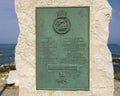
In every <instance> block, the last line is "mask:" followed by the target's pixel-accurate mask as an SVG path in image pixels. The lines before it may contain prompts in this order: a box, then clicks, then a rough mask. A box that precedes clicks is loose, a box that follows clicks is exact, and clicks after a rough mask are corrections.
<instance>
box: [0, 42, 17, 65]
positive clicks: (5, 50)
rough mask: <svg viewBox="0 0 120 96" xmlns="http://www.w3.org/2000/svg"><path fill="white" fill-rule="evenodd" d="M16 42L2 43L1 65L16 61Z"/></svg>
mask: <svg viewBox="0 0 120 96" xmlns="http://www.w3.org/2000/svg"><path fill="white" fill-rule="evenodd" d="M15 47H16V44H0V66H1V65H8V64H11V65H12V64H14V63H15Z"/></svg>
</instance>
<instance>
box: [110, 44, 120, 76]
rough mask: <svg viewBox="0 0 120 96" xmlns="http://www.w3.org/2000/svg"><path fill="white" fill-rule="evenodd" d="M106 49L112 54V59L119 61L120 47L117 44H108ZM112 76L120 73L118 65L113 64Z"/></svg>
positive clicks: (119, 64) (119, 65)
mask: <svg viewBox="0 0 120 96" xmlns="http://www.w3.org/2000/svg"><path fill="white" fill-rule="evenodd" d="M108 48H109V50H110V51H111V53H112V58H113V59H114V58H115V59H120V45H119V44H108ZM113 68H114V74H116V73H119V72H120V63H113Z"/></svg>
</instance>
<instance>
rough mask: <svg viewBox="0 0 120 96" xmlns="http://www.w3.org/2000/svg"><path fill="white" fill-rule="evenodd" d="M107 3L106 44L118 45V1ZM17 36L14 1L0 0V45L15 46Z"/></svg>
mask: <svg viewBox="0 0 120 96" xmlns="http://www.w3.org/2000/svg"><path fill="white" fill-rule="evenodd" d="M108 1H109V3H110V5H111V6H112V20H111V22H110V25H109V26H110V27H109V40H108V43H115V44H120V0H108ZM18 36H19V27H18V20H17V16H16V13H15V4H14V0H0V44H5V43H7V44H16V43H17V38H18Z"/></svg>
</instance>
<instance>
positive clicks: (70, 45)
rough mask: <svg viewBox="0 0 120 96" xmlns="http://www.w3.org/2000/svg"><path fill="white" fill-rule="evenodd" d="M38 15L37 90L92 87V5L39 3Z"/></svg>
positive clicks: (84, 88) (86, 88) (87, 88)
mask: <svg viewBox="0 0 120 96" xmlns="http://www.w3.org/2000/svg"><path fill="white" fill-rule="evenodd" d="M80 13H82V15H83V16H81V15H80ZM56 14H57V15H56ZM36 16H37V19H36V25H37V27H36V33H37V44H36V50H37V54H36V55H37V56H36V57H37V58H36V59H37V60H36V80H37V81H36V83H37V84H36V85H37V90H89V7H65V8H64V7H58V8H54V7H46V8H45V7H44V8H42V7H39V8H37V9H36ZM56 16H57V18H56Z"/></svg>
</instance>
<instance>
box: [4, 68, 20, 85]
mask: <svg viewBox="0 0 120 96" xmlns="http://www.w3.org/2000/svg"><path fill="white" fill-rule="evenodd" d="M6 83H7V84H15V85H17V86H18V85H19V81H18V74H17V71H16V70H14V71H10V72H9V74H8V77H7V78H6Z"/></svg>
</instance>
